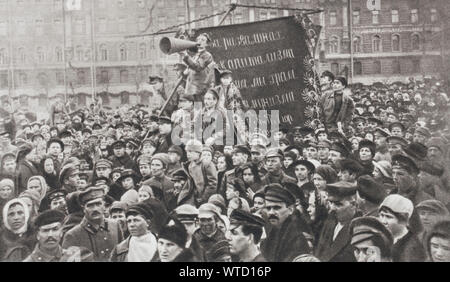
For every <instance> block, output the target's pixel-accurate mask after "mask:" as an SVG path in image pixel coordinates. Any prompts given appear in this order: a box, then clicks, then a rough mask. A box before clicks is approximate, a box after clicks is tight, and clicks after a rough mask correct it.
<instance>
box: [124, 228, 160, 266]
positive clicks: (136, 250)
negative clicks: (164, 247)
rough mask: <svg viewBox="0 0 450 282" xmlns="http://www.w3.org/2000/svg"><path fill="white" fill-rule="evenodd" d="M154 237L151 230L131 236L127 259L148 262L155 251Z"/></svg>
mask: <svg viewBox="0 0 450 282" xmlns="http://www.w3.org/2000/svg"><path fill="white" fill-rule="evenodd" d="M156 248H157V242H156V237H155V235H153V234H152V233H151V232H149V233H147V234H145V235H142V236H140V237H135V236H131V237H130V245H129V246H128V255H127V259H128V261H129V262H148V261H150V260H151V259H152V258H153V256H154V255H155V253H156Z"/></svg>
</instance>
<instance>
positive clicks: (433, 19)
mask: <svg viewBox="0 0 450 282" xmlns="http://www.w3.org/2000/svg"><path fill="white" fill-rule="evenodd" d="M430 20H431V22H432V23H434V22H436V21H437V10H436V9H431V10H430Z"/></svg>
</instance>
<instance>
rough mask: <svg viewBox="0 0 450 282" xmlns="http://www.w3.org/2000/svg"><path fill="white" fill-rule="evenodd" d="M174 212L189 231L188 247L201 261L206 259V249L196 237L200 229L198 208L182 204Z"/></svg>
mask: <svg viewBox="0 0 450 282" xmlns="http://www.w3.org/2000/svg"><path fill="white" fill-rule="evenodd" d="M174 214H175V217H176V218H177V219H178V220H179V221H180V222H181V224H183V226H184V228H185V229H186V231H187V234H188V238H187V242H186V248H188V249H190V250H191V251H192V252H193V253H194V255H195V256H196V257H197V258H198V259H199V260H200V261H205V260H206V258H205V251H204V249H203V247H202V246H201V245H200V243H199V242H198V240H197V238H196V237H194V233H195V231H197V229H198V209H197V208H195V206H193V205H190V204H182V205H180V206H178V207H177V208H176V209H175V210H174Z"/></svg>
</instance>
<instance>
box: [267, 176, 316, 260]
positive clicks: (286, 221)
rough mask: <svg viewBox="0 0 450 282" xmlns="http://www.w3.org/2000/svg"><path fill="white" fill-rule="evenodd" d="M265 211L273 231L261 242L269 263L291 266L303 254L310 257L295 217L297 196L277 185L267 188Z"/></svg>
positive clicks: (306, 242) (307, 246) (273, 184)
mask: <svg viewBox="0 0 450 282" xmlns="http://www.w3.org/2000/svg"><path fill="white" fill-rule="evenodd" d="M264 195H265V201H266V207H265V209H266V211H267V217H268V221H269V223H270V230H269V231H268V233H267V238H266V239H265V240H264V241H262V242H261V253H262V255H263V256H264V258H265V259H266V260H267V261H270V262H272V261H276V262H281V261H282V262H291V261H293V259H294V258H296V257H297V256H299V255H302V254H309V252H310V248H309V245H308V241H307V240H306V238H305V236H304V235H303V231H304V228H302V227H301V222H300V221H299V219H298V218H297V217H296V216H295V214H294V209H295V196H294V195H293V194H292V193H291V192H290V191H289V190H288V189H286V188H284V187H283V186H281V185H280V184H277V183H272V184H269V185H266V186H265V187H264Z"/></svg>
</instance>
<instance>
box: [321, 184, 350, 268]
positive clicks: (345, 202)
mask: <svg viewBox="0 0 450 282" xmlns="http://www.w3.org/2000/svg"><path fill="white" fill-rule="evenodd" d="M356 190H357V188H356V184H354V183H350V182H345V181H339V182H336V183H333V184H327V186H326V191H327V192H328V202H329V211H330V214H329V215H328V217H327V219H326V221H325V223H324V226H323V228H322V232H321V233H320V236H319V241H318V243H317V247H316V250H315V256H316V257H317V258H318V259H320V261H326V262H352V261H355V257H354V255H353V252H352V248H351V246H350V239H351V238H350V222H351V220H352V219H353V218H355V217H357V216H358V214H357V207H356Z"/></svg>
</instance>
